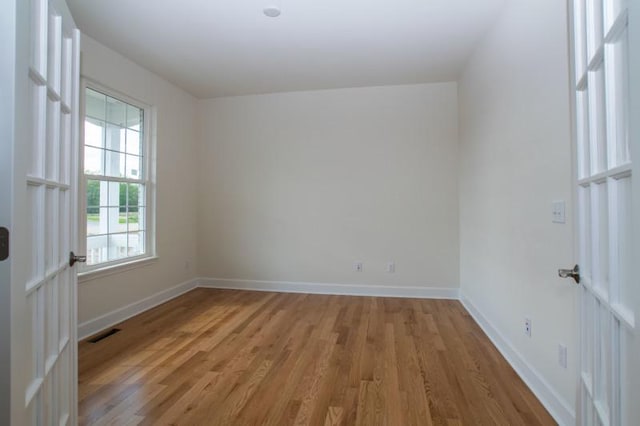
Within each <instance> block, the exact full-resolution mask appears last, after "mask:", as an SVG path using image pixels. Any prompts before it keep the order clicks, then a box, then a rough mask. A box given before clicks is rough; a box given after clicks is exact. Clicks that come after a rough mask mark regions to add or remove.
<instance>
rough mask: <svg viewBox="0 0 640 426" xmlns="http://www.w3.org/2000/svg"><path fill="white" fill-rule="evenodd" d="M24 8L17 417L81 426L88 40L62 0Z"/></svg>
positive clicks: (17, 173) (15, 288)
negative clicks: (83, 75) (83, 92)
mask: <svg viewBox="0 0 640 426" xmlns="http://www.w3.org/2000/svg"><path fill="white" fill-rule="evenodd" d="M16 4H17V5H18V6H17V13H16V22H17V28H18V32H17V41H16V45H17V51H18V52H22V51H23V49H22V47H23V46H25V45H28V49H26V51H27V52H28V55H22V54H21V53H19V54H18V55H17V56H16V61H17V62H16V64H15V69H16V70H17V71H16V72H18V73H20V72H21V71H22V72H23V73H24V75H22V74H18V75H16V84H15V91H16V112H17V114H16V134H15V138H14V143H13V155H14V163H13V164H14V168H15V170H14V185H15V186H14V194H15V195H14V198H13V200H12V201H14V203H15V204H14V210H13V224H14V228H15V229H16V230H17V233H19V234H20V235H24V238H22V239H20V241H17V242H16V244H15V245H14V248H15V250H14V255H13V259H12V261H13V263H12V275H11V293H12V294H11V299H12V312H11V318H12V336H11V350H12V354H13V358H12V364H11V369H12V377H11V381H12V391H11V392H12V410H11V423H12V424H20V425H22V424H35V425H41V424H42V425H44V424H47V425H49V424H51V425H53V424H56V425H65V424H75V423H76V411H77V407H76V405H77V397H76V387H77V380H76V368H75V363H76V346H77V341H76V330H75V329H76V313H75V312H76V293H75V292H76V273H75V271H74V270H73V269H72V268H71V267H70V266H69V252H70V251H71V250H72V249H74V248H76V244H77V241H76V236H75V229H76V227H77V224H76V216H75V214H74V212H75V210H76V207H75V204H76V202H77V201H76V198H77V195H76V191H77V189H76V188H77V172H76V170H75V169H76V168H77V156H75V155H74V151H75V150H77V146H78V145H77V144H78V105H79V102H78V96H79V59H80V57H79V48H80V45H79V41H80V39H79V32H78V30H77V29H76V28H75V25H74V23H73V21H72V20H71V18H70V14H69V13H68V10H67V9H66V4H65V3H64V2H63V1H59V0H29V1H25V2H21V1H19V2H16ZM23 23H26V25H22V24H23ZM23 61H24V62H23ZM23 65H25V66H23ZM27 70H28V71H27ZM21 100H24V102H22V101H21Z"/></svg>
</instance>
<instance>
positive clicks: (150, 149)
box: [78, 78, 158, 281]
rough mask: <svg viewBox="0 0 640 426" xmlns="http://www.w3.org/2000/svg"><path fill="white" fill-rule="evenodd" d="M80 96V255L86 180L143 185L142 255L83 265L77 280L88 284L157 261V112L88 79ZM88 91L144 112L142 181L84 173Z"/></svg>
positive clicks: (83, 239) (84, 227)
mask: <svg viewBox="0 0 640 426" xmlns="http://www.w3.org/2000/svg"><path fill="white" fill-rule="evenodd" d="M81 88H82V92H81V94H82V96H81V99H80V111H81V113H82V119H81V120H80V129H79V130H80V131H79V138H80V141H79V142H80V143H79V147H80V149H79V158H78V160H79V161H78V165H79V170H78V175H79V176H80V179H78V181H79V182H78V192H79V197H78V207H79V209H78V210H79V211H78V215H79V221H78V223H79V225H80V226H79V227H78V237H79V238H78V241H79V248H80V250H81V252H82V253H85V254H88V253H87V194H86V191H87V181H88V180H107V181H112V182H123V183H142V184H143V185H144V188H145V191H144V197H145V200H144V205H145V230H144V236H145V238H144V243H145V253H144V254H140V255H136V256H127V257H123V258H121V259H117V260H111V261H107V262H102V263H98V264H95V265H88V264H87V263H84V264H82V265H81V267H80V269H79V270H78V279H79V281H88V280H91V279H95V278H99V277H101V276H105V275H111V274H113V273H118V272H123V271H125V270H129V269H133V268H137V267H140V266H144V265H146V264H147V263H149V262H151V261H155V260H156V259H157V258H158V254H157V251H156V226H155V224H156V180H155V174H156V173H155V163H156V161H155V146H156V132H155V122H156V110H155V108H154V107H152V106H151V105H149V104H148V103H146V102H142V101H139V100H137V99H134V98H132V97H131V96H129V95H125V94H123V93H121V92H119V91H117V90H114V89H111V88H109V87H106V86H104V85H103V84H100V83H98V82H96V81H93V80H91V79H88V78H82V81H81ZM87 89H90V90H94V91H97V92H100V93H102V94H104V95H106V96H109V97H112V98H114V99H117V100H119V101H122V102H125V103H127V104H130V105H132V106H135V107H137V108H140V109H141V110H142V111H143V114H144V115H143V129H142V132H143V135H142V144H143V147H142V151H141V152H142V156H143V158H142V168H143V176H144V179H142V180H138V179H131V178H126V177H123V178H116V177H111V176H106V175H87V174H85V172H84V151H85V138H84V136H85V133H84V124H85V121H86V117H87V114H86V105H85V104H86V96H87V95H86V94H87Z"/></svg>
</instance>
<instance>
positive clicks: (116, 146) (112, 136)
mask: <svg viewBox="0 0 640 426" xmlns="http://www.w3.org/2000/svg"><path fill="white" fill-rule="evenodd" d="M106 148H107V149H110V150H111V151H118V152H124V148H125V131H124V129H123V128H121V127H118V126H114V125H113V124H108V123H107V137H106Z"/></svg>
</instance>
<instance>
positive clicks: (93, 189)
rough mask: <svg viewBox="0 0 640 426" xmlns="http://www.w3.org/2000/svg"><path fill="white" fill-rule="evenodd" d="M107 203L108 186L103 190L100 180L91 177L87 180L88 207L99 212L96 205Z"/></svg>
mask: <svg viewBox="0 0 640 426" xmlns="http://www.w3.org/2000/svg"><path fill="white" fill-rule="evenodd" d="M103 197H104V198H103ZM106 205H107V194H106V188H104V191H103V192H101V182H100V181H99V180H92V179H89V180H88V181H87V209H89V208H94V209H93V210H91V212H92V213H98V210H97V209H95V207H99V206H106Z"/></svg>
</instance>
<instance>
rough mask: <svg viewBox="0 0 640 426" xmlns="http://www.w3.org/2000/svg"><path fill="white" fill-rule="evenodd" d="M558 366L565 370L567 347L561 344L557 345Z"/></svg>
mask: <svg viewBox="0 0 640 426" xmlns="http://www.w3.org/2000/svg"><path fill="white" fill-rule="evenodd" d="M558 364H560V367H562V368H567V347H566V346H565V345H562V344H560V345H558Z"/></svg>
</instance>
